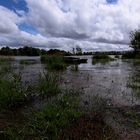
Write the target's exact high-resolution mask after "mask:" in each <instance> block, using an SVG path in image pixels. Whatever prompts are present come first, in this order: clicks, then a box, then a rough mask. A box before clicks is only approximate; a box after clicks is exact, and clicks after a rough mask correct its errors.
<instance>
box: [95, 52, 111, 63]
mask: <svg viewBox="0 0 140 140" xmlns="http://www.w3.org/2000/svg"><path fill="white" fill-rule="evenodd" d="M111 60H113V58H111V57H109V55H106V54H95V55H93V57H92V64H96V63H103V64H104V63H107V62H109V61H111Z"/></svg>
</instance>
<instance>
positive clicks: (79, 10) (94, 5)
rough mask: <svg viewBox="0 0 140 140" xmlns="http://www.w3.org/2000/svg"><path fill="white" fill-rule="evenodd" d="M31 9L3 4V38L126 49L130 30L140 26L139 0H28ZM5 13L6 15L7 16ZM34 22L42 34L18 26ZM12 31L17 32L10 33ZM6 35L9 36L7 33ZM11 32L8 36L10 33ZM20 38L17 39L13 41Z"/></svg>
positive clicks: (0, 13) (50, 44)
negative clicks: (7, 6) (20, 9)
mask: <svg viewBox="0 0 140 140" xmlns="http://www.w3.org/2000/svg"><path fill="white" fill-rule="evenodd" d="M26 2H27V7H28V9H29V12H28V13H26V14H25V13H24V12H23V11H17V12H18V14H20V15H21V16H22V17H18V16H17V15H16V14H15V13H14V12H12V11H10V10H8V9H6V8H3V7H0V17H1V18H2V22H1V23H0V34H1V35H2V37H0V42H2V41H3V42H5V41H6V40H7V38H9V40H10V42H14V43H13V44H16V42H17V44H20V43H21V44H24V43H25V44H33V45H37V46H46V47H60V48H64V49H67V50H68V49H69V48H71V47H74V46H76V45H77V44H78V45H79V46H81V47H82V48H83V49H85V50H87V49H89V50H92V49H93V50H94V49H96V50H114V49H116V50H119V49H121V50H123V49H125V50H126V48H128V46H126V45H117V43H118V44H128V43H129V33H130V31H132V30H135V29H139V28H140V14H139V13H140V1H139V0H135V1H133V0H127V1H126V0H118V1H117V3H114V4H108V3H107V2H106V0H86V1H82V0H40V1H39V0H26ZM4 15H6V16H4ZM23 20H24V21H25V22H28V23H30V24H32V25H34V26H35V27H36V28H37V29H38V31H39V34H37V35H32V34H29V33H27V32H24V31H20V30H19V29H18V26H17V24H18V23H19V22H22V21H23ZM8 33H10V34H12V35H17V36H14V37H13V36H11V35H9V34H8ZM5 36H6V37H5ZM7 36H8V37H7ZM13 38H14V39H17V40H18V41H13Z"/></svg>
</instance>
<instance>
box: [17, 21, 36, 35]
mask: <svg viewBox="0 0 140 140" xmlns="http://www.w3.org/2000/svg"><path fill="white" fill-rule="evenodd" d="M18 27H19V29H20V30H22V31H25V32H28V33H30V34H33V35H36V34H38V31H37V29H36V28H35V27H34V26H32V25H30V24H27V23H22V24H20V25H18Z"/></svg>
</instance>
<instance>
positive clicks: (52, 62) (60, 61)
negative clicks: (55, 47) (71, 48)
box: [41, 55, 66, 70]
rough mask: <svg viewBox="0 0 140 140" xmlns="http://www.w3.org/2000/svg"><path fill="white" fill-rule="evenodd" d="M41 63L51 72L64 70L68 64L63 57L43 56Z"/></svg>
mask: <svg viewBox="0 0 140 140" xmlns="http://www.w3.org/2000/svg"><path fill="white" fill-rule="evenodd" d="M41 62H42V63H45V64H46V68H47V69H49V70H64V69H66V63H65V61H64V58H63V56H56V55H53V56H48V55H44V56H41Z"/></svg>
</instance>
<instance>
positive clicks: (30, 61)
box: [19, 60, 36, 65]
mask: <svg viewBox="0 0 140 140" xmlns="http://www.w3.org/2000/svg"><path fill="white" fill-rule="evenodd" d="M19 63H20V64H23V65H31V64H35V63H36V62H35V61H32V60H20V62H19Z"/></svg>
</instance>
